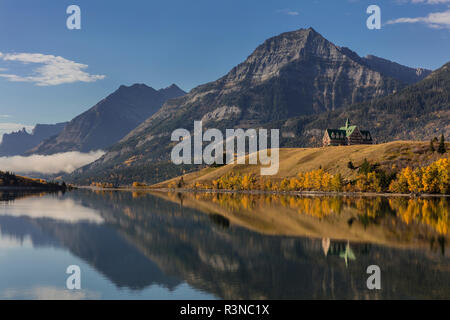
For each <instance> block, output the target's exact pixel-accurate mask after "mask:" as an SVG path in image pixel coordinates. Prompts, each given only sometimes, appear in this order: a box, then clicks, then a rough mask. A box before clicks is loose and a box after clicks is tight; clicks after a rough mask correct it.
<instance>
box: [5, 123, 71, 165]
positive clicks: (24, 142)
mask: <svg viewBox="0 0 450 320" xmlns="http://www.w3.org/2000/svg"><path fill="white" fill-rule="evenodd" d="M66 124H67V122H61V123H56V124H37V125H36V126H35V127H34V129H33V132H32V133H31V134H30V133H28V132H27V131H26V130H25V128H24V129H22V130H20V131H16V132H12V133H5V134H4V135H3V139H2V142H1V143H0V156H3V157H4V156H17V155H23V154H25V152H26V151H27V150H29V149H32V148H34V147H36V146H37V145H38V144H39V143H41V142H42V141H44V140H46V139H48V138H50V137H52V136H55V135H57V134H59V133H60V132H61V131H62V130H63V129H64V127H65V126H66Z"/></svg>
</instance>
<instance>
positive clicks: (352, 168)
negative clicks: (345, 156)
mask: <svg viewBox="0 0 450 320" xmlns="http://www.w3.org/2000/svg"><path fill="white" fill-rule="evenodd" d="M347 168H349V169H350V170H355V169H356V168H355V166H354V165H353V162H351V161H349V162H348V163H347Z"/></svg>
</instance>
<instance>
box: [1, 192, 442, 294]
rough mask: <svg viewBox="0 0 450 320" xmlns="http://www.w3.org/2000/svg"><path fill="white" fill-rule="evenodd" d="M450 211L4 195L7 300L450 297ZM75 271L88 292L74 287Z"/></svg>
mask: <svg viewBox="0 0 450 320" xmlns="http://www.w3.org/2000/svg"><path fill="white" fill-rule="evenodd" d="M449 205H450V200H449V199H448V198H430V199H410V198H383V197H361V198H357V197H298V196H284V195H281V196H280V195H243V194H207V193H199V194H189V193H183V194H176V193H173V194H167V193H136V192H127V191H96V192H94V191H91V190H76V191H72V192H67V193H65V194H62V193H59V194H45V193H42V194H17V193H8V192H0V299H405V298H412V299H422V298H424V299H431V298H434V299H450V254H449V249H448V245H449V241H448V228H449V219H448V212H449ZM70 265H78V266H79V267H80V269H81V289H80V290H68V289H67V288H66V280H67V278H68V277H69V274H66V269H67V267H68V266H70ZM370 265H378V266H379V267H380V270H381V289H380V290H369V289H368V288H367V285H366V282H367V279H368V277H369V276H370V274H367V272H366V270H367V267H368V266H370Z"/></svg>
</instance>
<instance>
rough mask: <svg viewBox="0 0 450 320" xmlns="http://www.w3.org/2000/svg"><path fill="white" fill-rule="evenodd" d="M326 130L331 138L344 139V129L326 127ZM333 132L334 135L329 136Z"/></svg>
mask: <svg viewBox="0 0 450 320" xmlns="http://www.w3.org/2000/svg"><path fill="white" fill-rule="evenodd" d="M327 132H328V135H329V136H330V138H332V139H344V138H345V137H346V132H345V130H340V129H327ZM333 133H334V137H332V136H331V134H333ZM341 137H342V138H341Z"/></svg>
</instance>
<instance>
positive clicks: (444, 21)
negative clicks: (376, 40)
mask: <svg viewBox="0 0 450 320" xmlns="http://www.w3.org/2000/svg"><path fill="white" fill-rule="evenodd" d="M398 23H424V24H426V25H427V26H428V27H430V28H450V10H448V11H444V12H434V13H430V14H428V15H427V16H426V17H416V18H409V17H405V18H398V19H394V20H389V21H388V22H386V24H398Z"/></svg>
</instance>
